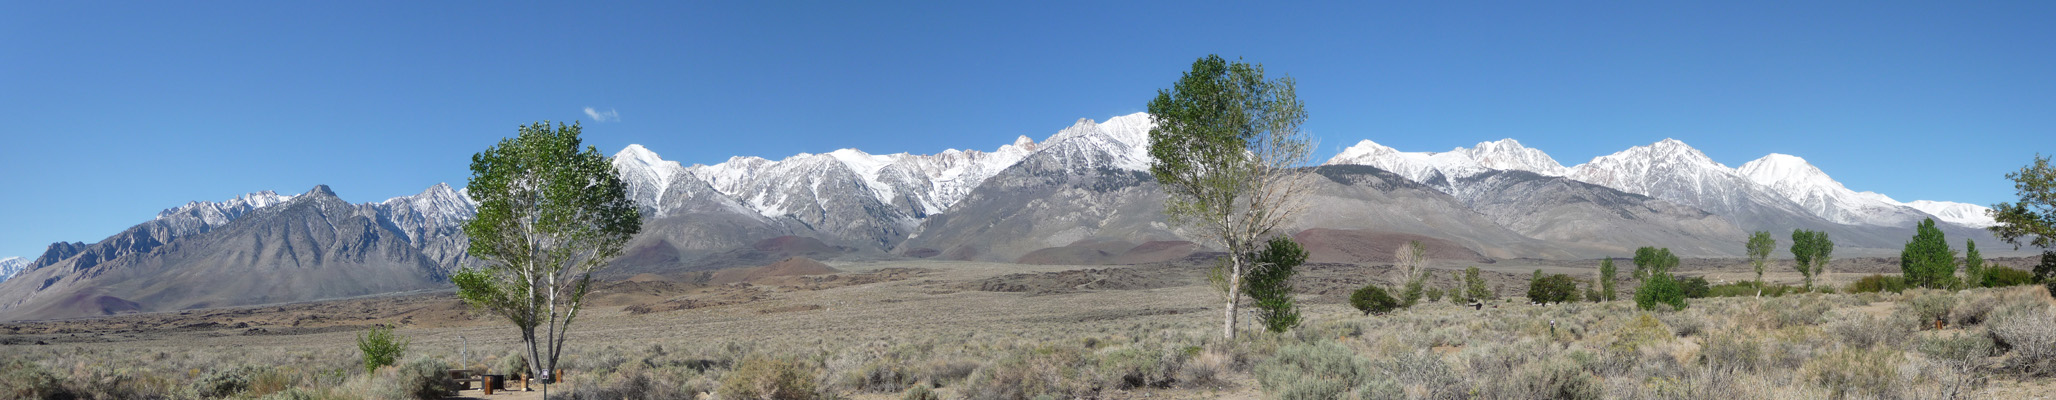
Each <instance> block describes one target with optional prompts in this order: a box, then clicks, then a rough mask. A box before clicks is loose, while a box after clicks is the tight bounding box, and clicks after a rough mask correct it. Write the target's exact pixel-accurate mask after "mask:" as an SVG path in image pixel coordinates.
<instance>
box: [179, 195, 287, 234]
mask: <svg viewBox="0 0 2056 400" xmlns="http://www.w3.org/2000/svg"><path fill="white" fill-rule="evenodd" d="M292 199H293V196H282V195H279V194H278V193H277V192H273V191H269V190H266V191H262V192H256V193H249V194H245V195H242V196H236V197H235V198H232V199H228V200H223V201H194V202H188V203H186V204H185V205H183V206H178V207H174V208H170V209H165V210H164V211H159V212H158V213H157V220H158V221H163V222H165V223H166V225H167V226H169V227H170V228H171V230H172V232H171V234H172V235H173V236H183V235H188V234H193V233H199V232H205V231H207V230H208V229H212V228H214V227H218V226H221V225H223V224H227V223H228V222H229V221H234V220H235V219H236V218H240V217H242V216H243V214H246V213H249V212H250V211H253V210H256V209H259V208H264V207H267V206H271V205H275V204H279V203H284V202H286V201H287V200H292Z"/></svg>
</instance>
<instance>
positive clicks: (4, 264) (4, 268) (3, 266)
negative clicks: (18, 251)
mask: <svg viewBox="0 0 2056 400" xmlns="http://www.w3.org/2000/svg"><path fill="white" fill-rule="evenodd" d="M28 267H29V259H26V258H21V257H8V258H0V282H6V281H7V278H13V277H14V275H16V274H20V273H21V271H22V270H24V269H28Z"/></svg>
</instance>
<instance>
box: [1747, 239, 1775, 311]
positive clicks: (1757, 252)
mask: <svg viewBox="0 0 2056 400" xmlns="http://www.w3.org/2000/svg"><path fill="white" fill-rule="evenodd" d="M1777 248H1778V239H1777V238H1774V237H1771V235H1770V231H1756V233H1752V234H1749V244H1748V245H1747V246H1746V249H1747V250H1748V251H1749V265H1750V266H1753V267H1756V297H1763V268H1764V266H1766V265H1769V264H1770V253H1771V251H1773V250H1776V249H1777Z"/></svg>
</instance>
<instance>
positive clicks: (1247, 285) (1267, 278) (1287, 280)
mask: <svg viewBox="0 0 2056 400" xmlns="http://www.w3.org/2000/svg"><path fill="white" fill-rule="evenodd" d="M1306 257H1307V252H1306V249H1305V248H1303V247H1300V245H1299V243H1298V242H1294V241H1292V238H1290V237H1285V236H1278V237H1274V238H1271V240H1270V242H1268V243H1265V245H1264V248H1263V250H1261V251H1258V252H1256V253H1255V254H1251V255H1250V257H1249V259H1250V260H1253V261H1254V262H1255V265H1254V266H1253V267H1251V268H1250V269H1249V270H1248V271H1247V272H1245V273H1244V274H1243V275H1244V276H1243V278H1242V292H1243V293H1245V294H1247V295H1248V296H1249V298H1250V300H1253V301H1254V303H1255V304H1254V310H1252V311H1255V312H1256V318H1257V321H1258V322H1262V323H1263V324H1264V329H1267V330H1270V331H1271V332H1284V331H1288V330H1291V329H1292V328H1293V327H1297V326H1299V307H1298V305H1297V304H1295V303H1294V301H1293V299H1292V275H1294V274H1296V273H1297V270H1298V268H1299V265H1300V264H1303V263H1306Z"/></svg>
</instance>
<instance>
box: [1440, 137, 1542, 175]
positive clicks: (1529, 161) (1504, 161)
mask: <svg viewBox="0 0 2056 400" xmlns="http://www.w3.org/2000/svg"><path fill="white" fill-rule="evenodd" d="M1459 151H1460V152H1463V153H1465V154H1466V155H1469V156H1470V157H1471V159H1472V160H1474V161H1476V162H1477V164H1478V166H1481V167H1485V168H1490V169H1499V170H1512V171H1528V172H1533V173H1537V174H1542V175H1545V176H1564V175H1569V174H1570V169H1569V168H1564V166H1563V164H1562V163H1558V162H1556V159H1555V158H1552V157H1550V156H1549V154H1548V153H1543V152H1542V150H1538V149H1531V148H1528V147H1526V146H1521V142H1519V141H1516V140H1513V139H1512V138H1507V139H1499V140H1498V141H1492V142H1479V143H1478V145H1477V146H1472V147H1471V148H1469V149H1465V148H1461V147H1459V148H1457V149H1456V150H1452V152H1459Z"/></svg>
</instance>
